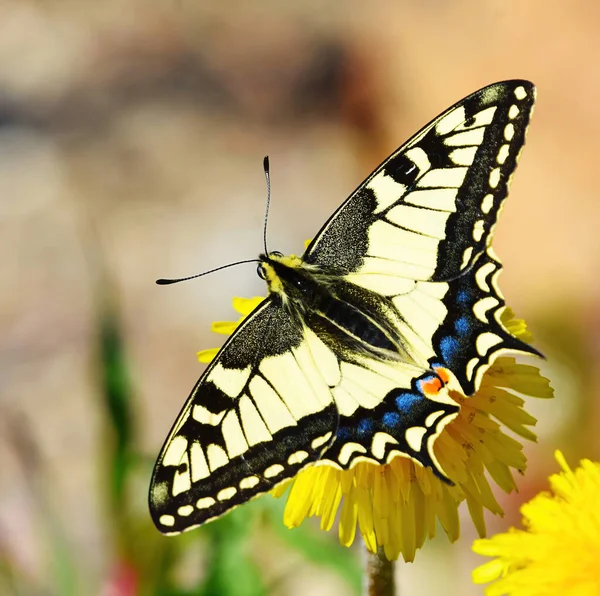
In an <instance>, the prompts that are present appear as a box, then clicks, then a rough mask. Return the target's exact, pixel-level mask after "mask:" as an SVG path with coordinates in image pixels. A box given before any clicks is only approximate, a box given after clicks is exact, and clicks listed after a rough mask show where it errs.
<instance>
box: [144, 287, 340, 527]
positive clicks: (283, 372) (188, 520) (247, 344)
mask: <svg viewBox="0 0 600 596" xmlns="http://www.w3.org/2000/svg"><path fill="white" fill-rule="evenodd" d="M337 424H338V413H337V410H336V407H335V405H334V403H333V398H332V396H331V393H330V390H329V387H328V386H327V384H326V383H325V381H324V380H323V377H322V375H321V373H320V371H319V369H318V368H317V364H315V361H314V358H313V357H312V353H311V350H310V348H309V346H308V345H307V340H306V338H305V336H304V332H303V330H302V329H301V328H299V327H298V326H297V325H296V324H295V323H294V322H293V320H292V319H291V318H290V317H289V316H288V315H287V314H286V313H285V312H284V311H283V309H282V308H281V305H280V303H279V301H278V299H277V297H273V298H269V299H267V300H265V301H264V302H263V303H262V304H261V305H259V306H258V308H257V309H256V310H255V311H254V312H253V313H252V314H251V315H250V316H249V317H248V318H247V319H246V320H245V321H244V322H243V324H242V325H241V326H240V328H239V329H238V330H236V332H235V333H234V334H233V335H232V336H231V337H230V338H229V340H228V341H227V343H226V344H225V345H224V346H223V348H222V349H221V351H220V352H219V353H218V355H217V356H216V358H215V359H214V360H213V362H212V363H211V364H210V366H209V367H208V368H207V370H206V371H205V373H204V374H203V375H202V377H201V378H200V380H199V381H198V383H197V384H196V386H195V387H194V390H193V391H192V393H191V395H190V397H189V398H188V401H187V403H186V405H185V406H184V408H183V410H182V412H181V414H180V415H179V417H178V419H177V421H176V422H175V425H174V426H173V429H172V430H171V432H170V434H169V436H168V438H167V440H166V441H165V444H164V446H163V448H162V450H161V453H160V455H159V457H158V460H157V462H156V465H155V468H154V473H153V476H152V481H151V485H150V495H149V504H150V512H151V514H152V518H153V520H154V523H155V524H156V526H157V528H158V529H159V530H160V531H161V532H163V533H165V534H174V533H178V532H182V531H184V530H188V529H191V528H193V527H196V526H198V525H200V524H202V523H204V522H206V521H209V520H211V519H213V518H215V517H218V516H220V515H222V514H223V513H225V512H226V511H228V510H230V509H232V508H234V507H236V506H237V505H239V504H241V503H244V502H246V501H248V500H249V499H252V498H254V497H255V496H257V495H260V494H262V493H264V492H266V491H268V490H270V489H271V488H273V486H275V485H277V484H279V483H280V482H282V481H284V480H285V479H287V478H290V477H292V476H294V475H295V474H296V473H297V472H298V471H299V470H300V469H302V468H303V467H305V466H306V465H308V464H310V463H311V462H314V461H315V460H317V459H318V458H319V457H320V456H321V454H322V453H323V451H324V450H325V449H326V448H327V447H328V446H329V445H330V444H331V442H332V441H333V440H334V438H335V436H334V435H335V432H336V429H337Z"/></svg>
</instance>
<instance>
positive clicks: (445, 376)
mask: <svg viewBox="0 0 600 596" xmlns="http://www.w3.org/2000/svg"><path fill="white" fill-rule="evenodd" d="M433 370H435V372H436V374H437V376H438V377H439V378H440V379H442V382H443V383H444V385H446V384H447V383H449V382H450V371H449V370H448V369H447V368H444V367H443V366H434V367H433Z"/></svg>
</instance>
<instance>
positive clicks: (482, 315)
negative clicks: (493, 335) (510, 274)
mask: <svg viewBox="0 0 600 596" xmlns="http://www.w3.org/2000/svg"><path fill="white" fill-rule="evenodd" d="M499 304H500V302H499V301H498V299H497V298H495V297H494V296H486V297H485V298H482V299H481V300H478V301H477V302H476V303H475V304H474V305H473V314H474V315H475V316H476V317H477V318H478V319H479V320H480V321H481V322H482V323H489V321H488V317H487V313H488V311H489V310H491V309H492V308H495V307H496V306H498V305H499Z"/></svg>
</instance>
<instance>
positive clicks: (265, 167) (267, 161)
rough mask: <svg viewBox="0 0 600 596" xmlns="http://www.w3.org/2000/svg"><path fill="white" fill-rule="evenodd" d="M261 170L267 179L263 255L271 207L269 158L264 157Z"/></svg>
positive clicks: (266, 251) (266, 252) (267, 252)
mask: <svg viewBox="0 0 600 596" xmlns="http://www.w3.org/2000/svg"><path fill="white" fill-rule="evenodd" d="M263 169H264V170H265V178H266V179H267V208H266V209H265V226H264V228H263V244H264V246H265V254H266V255H268V254H269V251H268V250H267V222H268V221H269V206H270V205H271V174H270V173H269V156H268V155H265V158H264V159H263Z"/></svg>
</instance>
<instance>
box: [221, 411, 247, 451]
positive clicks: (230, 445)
mask: <svg viewBox="0 0 600 596" xmlns="http://www.w3.org/2000/svg"><path fill="white" fill-rule="evenodd" d="M221 431H222V432H223V438H224V439H225V446H226V447H227V453H228V455H229V457H230V458H232V457H236V456H238V455H242V453H246V451H248V443H247V442H246V438H245V437H244V433H243V431H242V427H241V425H240V419H239V417H238V415H237V413H236V412H235V410H230V411H229V414H227V416H225V420H223V426H222V427H221Z"/></svg>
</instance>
